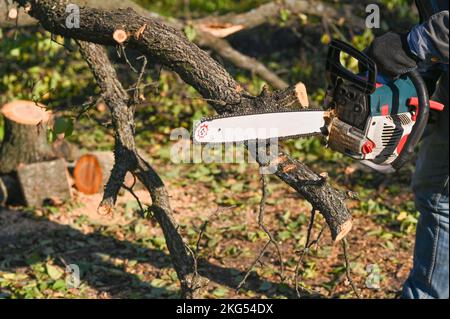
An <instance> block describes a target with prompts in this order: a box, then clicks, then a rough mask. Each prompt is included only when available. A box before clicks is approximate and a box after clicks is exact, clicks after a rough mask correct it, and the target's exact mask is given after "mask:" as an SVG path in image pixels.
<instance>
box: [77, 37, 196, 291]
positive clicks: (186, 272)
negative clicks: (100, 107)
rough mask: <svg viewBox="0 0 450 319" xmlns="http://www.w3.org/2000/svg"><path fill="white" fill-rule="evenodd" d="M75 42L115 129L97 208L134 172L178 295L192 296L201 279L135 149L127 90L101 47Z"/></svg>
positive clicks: (106, 206)
mask: <svg viewBox="0 0 450 319" xmlns="http://www.w3.org/2000/svg"><path fill="white" fill-rule="evenodd" d="M78 44H79V46H80V51H81V54H82V56H83V58H84V59H85V60H86V62H87V63H88V65H89V67H90V69H91V70H92V72H93V74H94V77H95V79H96V81H97V83H98V85H99V87H100V89H101V91H102V96H103V98H104V100H105V102H106V104H107V105H108V107H109V109H110V112H111V117H112V122H113V125H114V131H115V147H114V155H115V163H114V167H113V169H112V171H111V176H110V178H109V180H108V182H107V184H106V187H105V192H104V195H103V200H102V202H101V203H100V206H99V208H100V209H102V210H104V211H106V212H109V211H110V210H111V209H112V207H113V206H114V204H115V202H116V198H117V194H118V192H119V190H120V188H121V186H122V184H123V182H124V178H125V174H126V173H127V172H128V171H129V172H131V173H133V174H134V175H135V176H137V178H138V179H139V180H140V181H141V182H142V184H144V186H145V187H146V188H147V189H148V191H149V192H150V196H151V199H152V206H151V210H152V212H153V215H154V217H155V218H156V220H157V221H158V223H159V225H160V226H161V228H162V230H163V233H164V237H165V239H166V243H167V246H168V249H169V252H170V257H171V259H172V263H173V265H174V268H175V270H176V272H177V275H178V278H179V280H180V283H181V291H182V295H183V297H185V298H195V297H197V296H198V293H199V289H198V288H200V287H202V286H203V284H204V281H205V280H204V279H203V278H200V277H199V276H198V274H197V271H196V269H195V268H196V267H195V261H194V260H193V256H189V253H188V251H187V249H186V246H185V244H184V242H183V239H182V237H181V235H180V234H179V233H178V225H177V223H176V221H175V219H174V218H173V214H172V209H171V207H170V203H169V196H168V193H167V190H166V189H165V187H164V184H163V182H162V180H161V178H160V177H159V176H158V174H157V173H156V172H155V171H154V170H153V168H152V167H151V166H150V165H149V164H148V163H147V162H146V161H145V160H144V159H143V158H142V157H140V156H139V154H138V152H137V150H136V145H135V141H134V118H133V111H132V107H130V106H128V105H127V104H128V100H129V97H128V94H127V93H126V91H125V90H124V89H123V87H122V85H121V83H120V82H119V80H118V79H117V74H116V71H115V70H114V68H113V66H112V64H111V63H110V61H109V59H108V56H107V54H106V51H105V49H104V48H103V47H101V46H99V45H97V44H93V43H88V42H83V41H79V42H78Z"/></svg>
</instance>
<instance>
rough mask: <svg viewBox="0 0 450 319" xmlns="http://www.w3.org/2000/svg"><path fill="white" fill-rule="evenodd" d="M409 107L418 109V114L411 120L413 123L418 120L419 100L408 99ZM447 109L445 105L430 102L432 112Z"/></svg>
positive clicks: (415, 113)
mask: <svg viewBox="0 0 450 319" xmlns="http://www.w3.org/2000/svg"><path fill="white" fill-rule="evenodd" d="M408 105H409V106H414V107H415V108H416V112H414V114H413V116H412V117H411V119H412V120H413V121H415V120H416V118H417V114H418V112H419V99H418V98H417V97H410V98H409V99H408ZM444 108H445V106H444V104H442V103H439V102H436V101H433V100H430V109H431V110H435V111H440V112H441V111H443V110H444Z"/></svg>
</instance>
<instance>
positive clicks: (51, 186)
mask: <svg viewBox="0 0 450 319" xmlns="http://www.w3.org/2000/svg"><path fill="white" fill-rule="evenodd" d="M17 177H18V179H19V183H20V188H21V189H22V193H23V196H24V199H25V205H27V206H30V207H40V206H42V205H43V204H45V203H46V202H47V201H49V202H53V203H55V202H65V201H67V200H69V199H70V198H71V197H72V194H71V191H70V185H69V182H68V172H67V169H66V162H65V160H64V159H56V160H52V161H46V162H38V163H33V164H20V165H19V166H18V167H17Z"/></svg>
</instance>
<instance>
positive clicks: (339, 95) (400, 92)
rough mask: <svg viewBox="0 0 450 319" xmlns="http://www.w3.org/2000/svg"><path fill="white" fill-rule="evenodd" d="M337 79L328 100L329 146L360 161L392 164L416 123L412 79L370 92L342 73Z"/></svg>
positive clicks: (394, 82)
mask: <svg viewBox="0 0 450 319" xmlns="http://www.w3.org/2000/svg"><path fill="white" fill-rule="evenodd" d="M335 79H336V81H335V83H333V84H332V85H330V86H329V89H328V92H327V99H326V107H327V109H328V110H329V111H330V114H331V119H330V121H329V123H328V137H327V139H328V146H329V147H330V148H331V149H333V150H335V151H338V152H341V153H343V154H346V155H348V156H350V157H353V158H355V159H358V160H370V161H372V162H374V163H376V164H383V165H384V164H390V163H392V162H393V161H394V160H395V159H396V158H397V157H398V155H399V154H400V153H401V150H402V148H403V146H404V144H405V142H406V140H407V138H408V135H409V134H410V132H411V130H412V128H413V126H414V120H415V119H414V118H415V115H414V114H415V113H414V110H413V109H411V106H410V105H409V99H410V97H414V96H416V95H417V94H416V89H415V87H414V84H413V83H412V81H411V79H409V78H408V77H407V76H403V77H401V78H399V79H397V80H392V81H385V82H384V84H380V83H377V84H376V86H375V89H374V90H373V92H372V93H370V94H368V93H367V91H362V90H361V89H360V86H355V85H354V84H353V83H352V82H351V81H348V80H344V79H342V78H340V77H339V75H337V76H336V77H335Z"/></svg>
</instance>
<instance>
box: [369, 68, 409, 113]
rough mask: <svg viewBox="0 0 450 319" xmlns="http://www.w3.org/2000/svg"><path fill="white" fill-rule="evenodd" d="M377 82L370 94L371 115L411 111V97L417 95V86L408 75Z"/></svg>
mask: <svg viewBox="0 0 450 319" xmlns="http://www.w3.org/2000/svg"><path fill="white" fill-rule="evenodd" d="M383 82H384V84H382V83H377V86H376V89H375V91H374V92H373V93H372V94H370V96H369V104H370V114H371V116H380V115H397V114H401V113H408V112H411V105H410V98H411V97H417V92H416V88H415V87H414V84H413V82H412V81H411V79H410V78H409V77H408V76H406V75H405V76H402V77H400V78H399V79H397V80H392V81H383Z"/></svg>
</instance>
